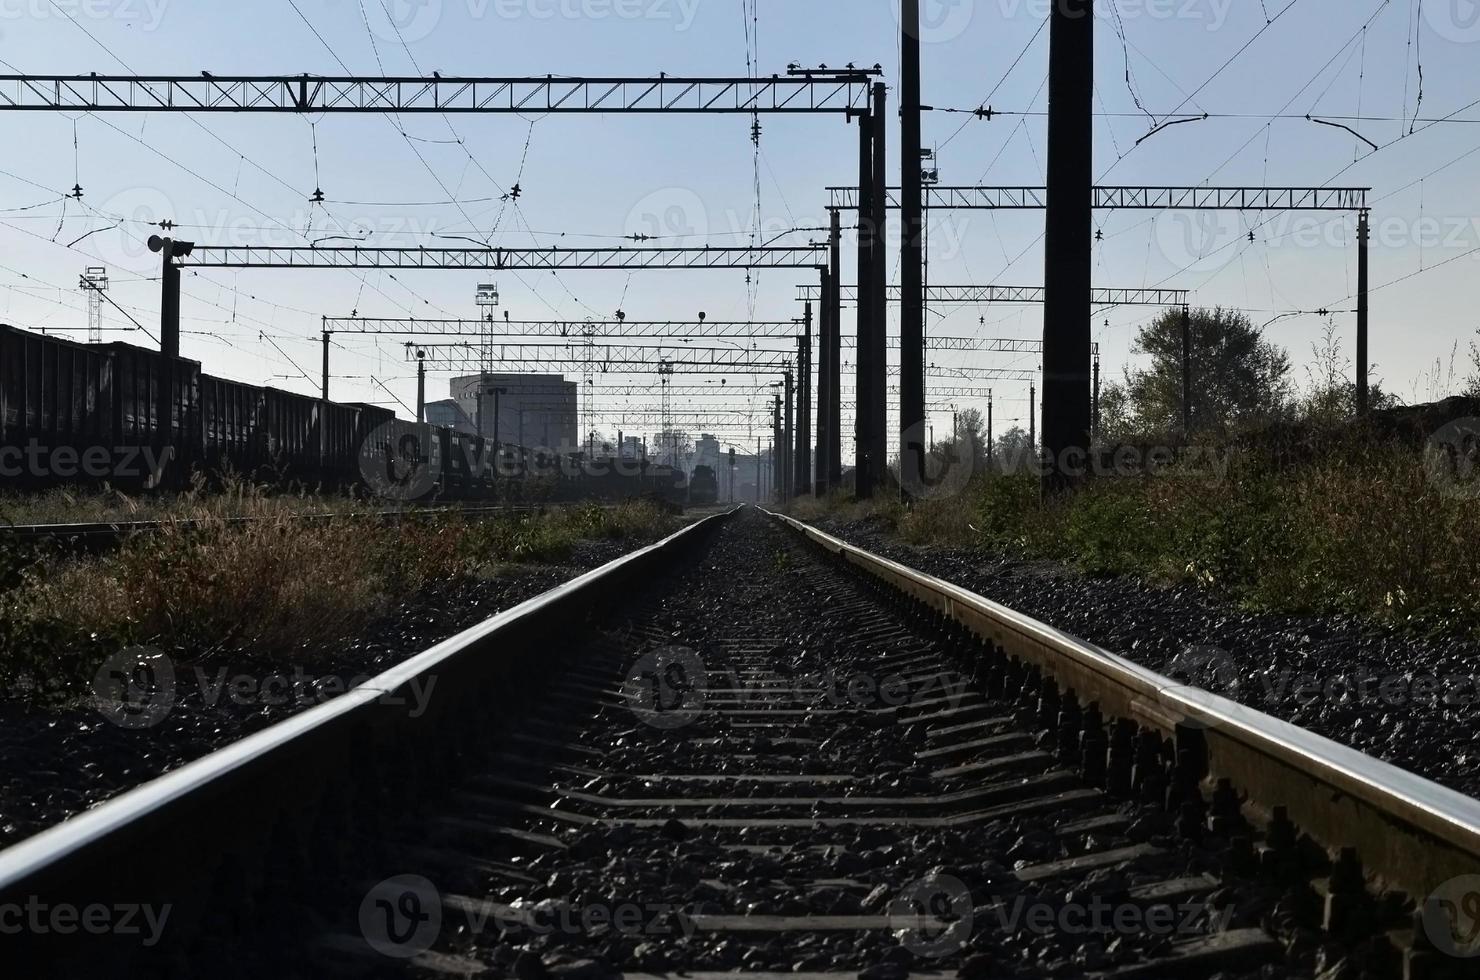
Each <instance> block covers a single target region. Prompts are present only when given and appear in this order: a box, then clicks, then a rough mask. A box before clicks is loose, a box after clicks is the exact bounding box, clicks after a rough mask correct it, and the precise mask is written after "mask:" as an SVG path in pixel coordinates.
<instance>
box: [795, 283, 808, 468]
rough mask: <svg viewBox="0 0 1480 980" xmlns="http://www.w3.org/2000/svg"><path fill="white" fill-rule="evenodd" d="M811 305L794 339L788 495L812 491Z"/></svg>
mask: <svg viewBox="0 0 1480 980" xmlns="http://www.w3.org/2000/svg"><path fill="white" fill-rule="evenodd" d="M811 443H812V304H811V303H808V304H807V313H806V316H805V318H804V319H803V321H802V335H801V336H800V337H798V338H797V431H796V439H795V441H794V442H793V443H792V446H793V447H794V448H793V449H792V469H793V470H794V476H793V477H792V493H793V494H794V495H795V496H798V497H800V496H802V495H803V494H807V493H811V492H812V479H811V478H812V465H811V464H812V454H811V452H810V451H809V450H810V447H811Z"/></svg>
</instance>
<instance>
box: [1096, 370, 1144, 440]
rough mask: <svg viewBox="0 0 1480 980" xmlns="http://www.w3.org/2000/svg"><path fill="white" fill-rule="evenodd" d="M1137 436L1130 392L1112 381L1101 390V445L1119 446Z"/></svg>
mask: <svg viewBox="0 0 1480 980" xmlns="http://www.w3.org/2000/svg"><path fill="white" fill-rule="evenodd" d="M1135 435H1136V419H1135V418H1134V415H1133V412H1132V408H1131V396H1130V392H1129V391H1127V390H1126V387H1125V385H1123V384H1121V383H1119V382H1118V381H1111V382H1110V383H1109V384H1106V385H1105V386H1104V387H1102V388H1101V389H1100V432H1099V436H1100V438H1099V442H1100V445H1110V446H1114V445H1119V444H1120V443H1123V442H1127V441H1129V440H1131V439H1133V438H1134V437H1135Z"/></svg>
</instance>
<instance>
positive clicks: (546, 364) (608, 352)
mask: <svg viewBox="0 0 1480 980" xmlns="http://www.w3.org/2000/svg"><path fill="white" fill-rule="evenodd" d="M566 350H567V348H566V346H565V345H562V344H553V345H540V344H517V343H516V344H500V345H497V346H496V347H494V348H493V350H492V351H489V350H488V349H486V348H484V347H483V346H482V345H477V344H420V345H408V346H407V348H406V359H407V360H408V361H416V362H419V363H422V364H424V365H425V366H426V369H427V370H429V371H449V370H450V371H461V370H471V371H474V372H481V371H484V370H491V371H505V370H511V369H513V370H518V369H521V368H522V369H524V370H547V369H553V370H558V369H573V368H577V367H584V365H585V359H584V357H583V356H577V355H576V354H573V353H569V354H568V353H562V352H563V351H566ZM419 355H425V356H419ZM490 365H491V366H490ZM791 365H792V355H791V354H790V353H788V352H782V351H771V350H747V349H742V348H736V347H697V348H696V347H683V348H681V349H675V350H667V349H665V348H663V347H644V346H634V345H621V344H619V345H612V346H608V347H603V348H601V353H600V357H599V359H598V361H597V369H598V371H599V372H600V373H603V374H605V373H607V372H609V371H619V372H621V371H643V370H648V369H653V368H657V367H663V368H664V369H665V370H666V369H667V367H669V366H671V368H672V370H673V371H674V372H682V373H690V374H692V373H711V374H713V373H722V372H727V371H747V372H756V373H763V374H770V373H781V372H786V371H790V370H791Z"/></svg>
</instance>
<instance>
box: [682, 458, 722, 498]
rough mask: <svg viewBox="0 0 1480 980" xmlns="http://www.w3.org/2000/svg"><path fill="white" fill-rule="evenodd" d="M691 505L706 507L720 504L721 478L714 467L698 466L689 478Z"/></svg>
mask: <svg viewBox="0 0 1480 980" xmlns="http://www.w3.org/2000/svg"><path fill="white" fill-rule="evenodd" d="M689 503H690V504H692V505H694V506H695V507H704V506H707V505H709V504H717V503H719V478H718V477H716V476H715V475H714V467H712V466H696V467H694V473H693V475H692V476H690V477H689Z"/></svg>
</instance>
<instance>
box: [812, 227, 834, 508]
mask: <svg viewBox="0 0 1480 980" xmlns="http://www.w3.org/2000/svg"><path fill="white" fill-rule="evenodd" d="M834 213H836V212H834ZM831 290H832V270H831V269H823V270H822V290H821V297H822V299H821V301H820V302H819V303H818V306H817V312H818V323H817V327H818V334H817V446H816V449H815V452H816V459H817V468H816V472H817V476H816V486H815V487H814V488H813V492H814V493H815V494H816V495H817V496H818V497H821V496H824V495H825V494H826V493H827V447H828V442H829V440H830V439H831V438H832V437H831V435H830V431H829V425H830V424H831V422H830V419H831V413H830V412H828V405H829V403H830V400H831V398H832V389H833V385H834V383H835V380H834V377H833V375H835V374H836V373H837V372H836V371H835V370H834V368H833V360H832V356H833V350H832V331H833V326H832V317H831V315H830V304H829V303H828V301H827V300H828V295H829V293H830V291H831ZM808 308H809V309H810V302H809V304H808ZM808 451H809V452H811V451H813V450H812V448H811V447H808Z"/></svg>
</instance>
